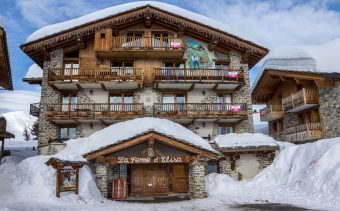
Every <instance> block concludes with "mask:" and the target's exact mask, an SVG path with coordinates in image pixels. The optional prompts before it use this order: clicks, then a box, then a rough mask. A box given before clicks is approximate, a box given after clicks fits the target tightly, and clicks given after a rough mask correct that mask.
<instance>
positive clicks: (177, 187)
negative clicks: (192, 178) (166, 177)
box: [172, 164, 189, 193]
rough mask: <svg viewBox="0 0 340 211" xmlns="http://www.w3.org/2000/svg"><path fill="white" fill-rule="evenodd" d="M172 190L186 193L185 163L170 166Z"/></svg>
mask: <svg viewBox="0 0 340 211" xmlns="http://www.w3.org/2000/svg"><path fill="white" fill-rule="evenodd" d="M172 177H173V181H172V192H173V193H186V192H188V188H189V185H188V181H189V180H188V171H187V165H183V164H178V165H177V164H176V165H173V166H172Z"/></svg>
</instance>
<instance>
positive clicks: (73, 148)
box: [55, 117, 217, 161]
mask: <svg viewBox="0 0 340 211" xmlns="http://www.w3.org/2000/svg"><path fill="white" fill-rule="evenodd" d="M150 131H155V132H158V133H161V134H163V135H165V136H169V137H173V138H175V139H177V140H180V141H182V142H184V143H187V144H191V145H194V146H196V147H199V148H202V149H205V150H209V151H211V152H215V153H217V152H216V151H215V150H214V149H213V148H212V147H211V146H210V144H209V143H208V142H207V141H205V140H204V139H202V138H201V137H200V136H199V135H197V134H195V133H194V132H192V131H191V130H189V129H187V128H185V127H183V126H182V125H180V124H177V123H175V122H172V121H170V120H167V119H158V118H150V117H144V118H137V119H134V120H128V121H125V122H119V123H116V124H113V125H111V126H109V127H106V128H104V129H102V130H99V131H97V132H95V133H93V134H92V135H90V136H89V137H87V138H79V139H72V140H69V141H67V142H66V147H65V149H64V150H62V151H61V152H59V153H58V154H57V155H56V156H55V157H56V158H59V159H61V160H80V161H82V160H83V158H82V157H81V156H82V155H84V154H86V153H89V152H92V151H95V150H98V149H101V148H104V147H106V146H109V145H112V144H117V143H120V142H123V141H126V140H129V139H131V138H133V137H135V136H138V135H142V134H144V133H148V132H150Z"/></svg>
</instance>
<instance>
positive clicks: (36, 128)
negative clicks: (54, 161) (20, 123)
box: [31, 120, 39, 140]
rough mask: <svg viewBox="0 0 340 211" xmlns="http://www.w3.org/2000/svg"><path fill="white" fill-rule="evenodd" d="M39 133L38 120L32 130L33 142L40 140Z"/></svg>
mask: <svg viewBox="0 0 340 211" xmlns="http://www.w3.org/2000/svg"><path fill="white" fill-rule="evenodd" d="M38 133H39V120H36V121H35V122H34V124H33V125H32V128H31V135H32V138H33V140H38Z"/></svg>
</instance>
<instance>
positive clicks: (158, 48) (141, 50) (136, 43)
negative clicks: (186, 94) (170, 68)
mask: <svg viewBox="0 0 340 211" xmlns="http://www.w3.org/2000/svg"><path fill="white" fill-rule="evenodd" d="M108 39H111V41H110V40H108ZM94 49H95V51H96V53H97V55H99V56H110V57H119V58H154V59H160V58H182V57H183V54H184V52H185V42H184V41H183V39H180V38H172V37H139V36H116V37H111V38H106V39H100V38H96V39H95V48H94Z"/></svg>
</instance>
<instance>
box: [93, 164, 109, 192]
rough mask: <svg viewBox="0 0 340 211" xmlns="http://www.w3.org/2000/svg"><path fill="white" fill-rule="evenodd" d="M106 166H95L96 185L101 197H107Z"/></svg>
mask: <svg viewBox="0 0 340 211" xmlns="http://www.w3.org/2000/svg"><path fill="white" fill-rule="evenodd" d="M108 167H109V165H108V164H103V163H97V164H96V183H97V187H98V189H99V191H100V193H101V194H102V196H103V197H105V198H107V197H108Z"/></svg>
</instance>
